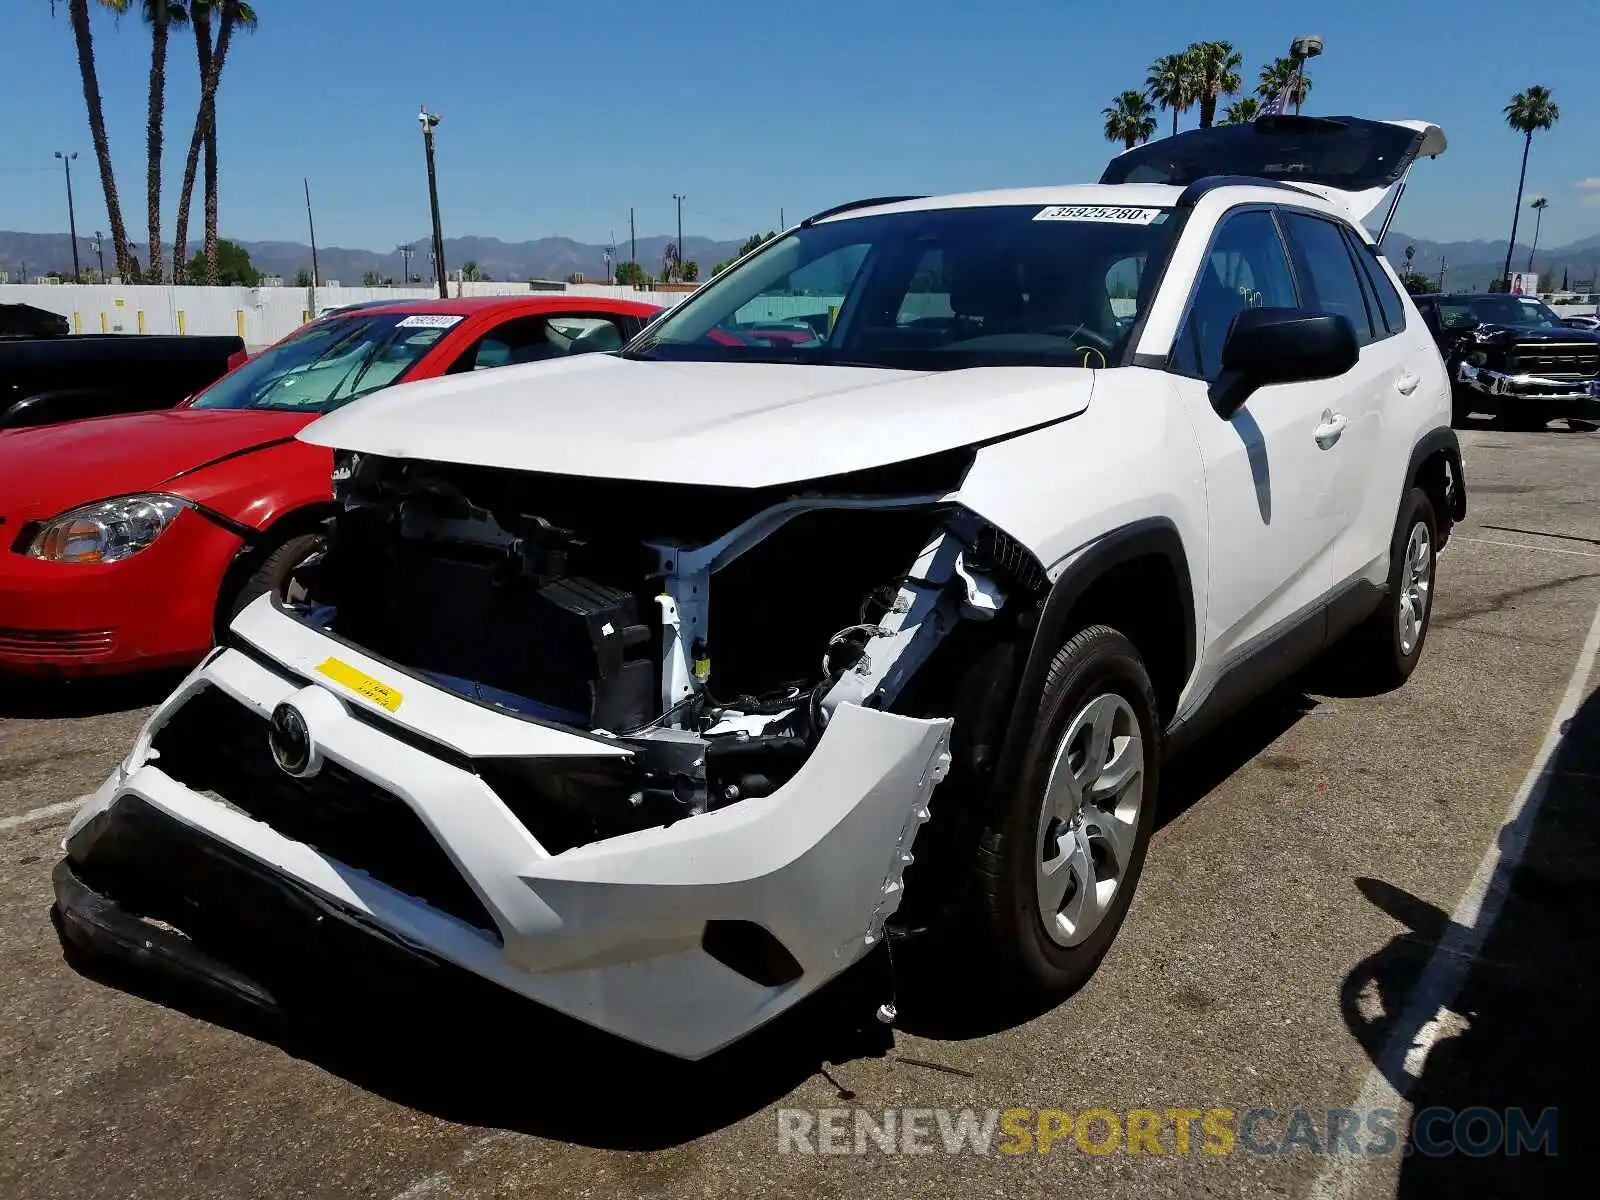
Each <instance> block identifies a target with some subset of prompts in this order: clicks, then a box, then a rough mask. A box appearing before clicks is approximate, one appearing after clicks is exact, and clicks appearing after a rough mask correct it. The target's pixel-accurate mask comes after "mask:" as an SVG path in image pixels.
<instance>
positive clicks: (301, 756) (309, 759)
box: [267, 701, 322, 779]
mask: <svg viewBox="0 0 1600 1200" xmlns="http://www.w3.org/2000/svg"><path fill="white" fill-rule="evenodd" d="M267 746H268V747H269V748H270V749H271V751H272V761H273V762H275V763H277V764H278V769H279V770H281V771H282V772H283V773H284V774H285V775H293V776H294V777H295V778H297V779H303V778H306V777H307V776H311V775H315V774H316V773H317V769H318V768H319V767H321V766H322V761H321V760H322V756H321V755H319V754H318V753H317V747H316V744H315V743H314V742H312V740H311V729H310V727H309V726H307V725H306V719H305V716H304V715H303V714H302V713H301V712H300V710H299V709H298V708H296V707H295V706H294V705H292V704H290V703H289V702H288V701H284V702H283V703H282V704H280V705H278V707H276V708H274V709H273V710H272V721H271V723H270V725H269V726H268V728H267Z"/></svg>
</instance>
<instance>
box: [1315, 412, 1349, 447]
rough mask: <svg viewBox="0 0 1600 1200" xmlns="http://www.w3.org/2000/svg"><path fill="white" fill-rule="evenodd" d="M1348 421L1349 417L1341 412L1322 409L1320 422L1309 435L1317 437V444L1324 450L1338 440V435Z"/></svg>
mask: <svg viewBox="0 0 1600 1200" xmlns="http://www.w3.org/2000/svg"><path fill="white" fill-rule="evenodd" d="M1349 423H1350V418H1349V417H1347V416H1345V415H1344V414H1343V413H1336V412H1332V411H1330V410H1328V409H1324V410H1323V413H1322V424H1320V425H1318V426H1317V427H1316V428H1315V429H1314V430H1312V431H1311V436H1312V437H1314V438H1316V439H1317V445H1319V446H1321V447H1322V448H1323V449H1324V450H1326V449H1327V448H1328V447H1329V446H1331V445H1333V444H1334V443H1335V442H1337V441H1338V440H1339V435H1340V434H1342V433H1343V432H1344V427H1345V426H1346V425H1348V424H1349Z"/></svg>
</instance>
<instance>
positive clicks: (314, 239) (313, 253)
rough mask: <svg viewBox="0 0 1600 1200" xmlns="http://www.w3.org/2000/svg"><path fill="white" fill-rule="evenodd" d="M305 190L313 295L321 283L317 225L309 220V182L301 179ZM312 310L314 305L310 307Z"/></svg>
mask: <svg viewBox="0 0 1600 1200" xmlns="http://www.w3.org/2000/svg"><path fill="white" fill-rule="evenodd" d="M301 182H302V183H303V184H305V188H306V225H307V227H308V228H309V229H310V230H311V287H312V289H313V292H312V294H313V295H315V294H316V293H315V288H316V287H317V285H318V284H319V283H321V282H322V277H321V276H320V275H318V274H317V223H316V222H315V221H313V220H312V219H311V180H310V179H307V178H303V177H302V179H301ZM311 307H312V308H313V309H315V308H316V305H315V304H313V305H312V306H311Z"/></svg>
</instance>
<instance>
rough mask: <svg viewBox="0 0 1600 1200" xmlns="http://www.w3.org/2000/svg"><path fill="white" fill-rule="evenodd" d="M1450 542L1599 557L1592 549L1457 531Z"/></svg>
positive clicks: (1572, 556) (1599, 554)
mask: <svg viewBox="0 0 1600 1200" xmlns="http://www.w3.org/2000/svg"><path fill="white" fill-rule="evenodd" d="M1450 540H1451V541H1452V542H1471V543H1473V544H1474V545H1477V546H1509V547H1511V549H1513V550H1537V551H1538V552H1539V553H1540V554H1565V555H1567V556H1569V557H1571V558H1600V552H1596V551H1594V550H1560V549H1557V548H1556V547H1555V546H1530V545H1528V543H1526V542H1502V541H1497V540H1496V539H1495V538H1477V537H1467V536H1466V534H1463V533H1458V534H1455V535H1454V536H1453V537H1451V539H1450Z"/></svg>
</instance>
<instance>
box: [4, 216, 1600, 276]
mask: <svg viewBox="0 0 1600 1200" xmlns="http://www.w3.org/2000/svg"><path fill="white" fill-rule="evenodd" d="M674 240H675V239H673V238H671V237H645V238H640V239H639V242H638V247H639V248H638V257H639V264H640V265H641V266H642V267H644V269H645V270H647V271H649V272H651V273H652V274H656V275H659V274H660V272H661V263H662V257H663V255H664V253H665V251H666V248H667V245H668V243H670V242H672V241H674ZM78 241H79V245H78V254H79V258H80V262H81V263H82V265H83V266H84V267H85V269H87V268H88V267H90V266H93V265H95V262H96V260H95V257H94V255H93V254H92V253H91V252H90V250H89V242H88V239H86V238H80V239H78ZM240 244H241V245H242V246H243V247H244V248H245V249H246V250H247V251H249V253H250V261H251V262H252V263H254V264H255V266H256V268H257V269H258V270H260V271H261V272H262V273H263V274H267V275H278V276H281V277H282V278H283V279H284V280H286V281H287V280H291V279H293V278H294V276H295V273H296V272H298V271H301V270H310V268H311V248H310V247H309V246H307V245H304V244H302V243H300V242H241V243H240ZM412 244H413V245H414V246H415V247H416V248H417V252H416V254H415V255H414V256H413V258H412V260H411V271H412V274H414V275H420V276H423V277H425V278H426V277H427V276H428V275H429V274H430V271H429V266H428V239H427V238H418V239H417V240H416V241H415V242H413V243H412ZM742 244H743V239H740V240H739V241H726V242H722V241H714V240H712V239H710V238H700V237H686V238H684V239H683V257H684V259H685V260H693V261H695V262H698V263H699V264H700V273H701V277H702V278H704V277H706V276H708V275H710V273H711V268H712V267H713V266H714V265H716V264H717V263H719V262H721V261H722V260H723V259H726V258H731V257H732V256H733V255H734V254H735V253H736V252H737V251H738V249H739V247H740V245H742ZM1407 246H1415V247H1416V248H1417V253H1416V256H1415V257H1414V258H1413V260H1412V269H1413V270H1415V271H1416V272H1417V273H1418V274H1421V275H1427V276H1429V277H1430V278H1433V279H1437V278H1438V276H1439V263H1440V258H1441V257H1443V259H1444V260H1445V262H1446V263H1447V264H1448V268H1447V272H1446V277H1445V285H1446V286H1447V287H1449V288H1451V289H1454V290H1457V291H1463V290H1477V289H1482V288H1485V287H1487V286H1488V284H1489V282H1490V280H1492V279H1495V278H1497V277H1498V276H1499V274H1500V270H1501V268H1502V266H1504V264H1505V256H1506V243H1505V240H1504V239H1503V238H1502V239H1500V240H1498V241H1482V240H1479V241H1470V242H1434V241H1429V240H1428V239H1427V238H1419V237H1412V236H1411V235H1410V234H1405V233H1398V232H1393V231H1391V232H1390V234H1389V236H1388V237H1387V238H1385V239H1384V247H1383V248H1384V252H1385V253H1386V254H1387V255H1388V256H1389V259H1390V261H1391V262H1393V263H1394V264H1395V265H1396V266H1397V267H1402V266H1403V264H1404V262H1405V249H1406V247H1407ZM605 251H606V247H605V246H602V245H590V244H587V243H584V242H577V241H573V240H572V239H571V238H561V237H547V238H539V239H537V240H535V241H531V242H505V241H501V240H500V239H499V238H489V237H460V238H446V239H445V244H444V255H445V265H446V266H447V267H449V268H450V269H451V270H454V269H456V268H458V267H460V266H461V265H462V264H463V263H466V262H476V263H477V264H478V269H479V270H480V271H482V272H484V273H486V274H487V275H488V276H489V277H490V278H492V279H500V280H523V279H530V278H536V279H565V278H567V277H568V276H569V275H572V274H574V273H581V274H583V275H584V276H585V277H586V278H588V279H590V280H602V279H604V278H605V277H606V265H605ZM617 255H618V258H619V260H620V261H624V262H625V261H627V258H628V244H627V242H625V241H624V242H621V243H619V244H618V246H617ZM23 263H26V264H27V267H28V273H29V275H30V276H31V275H43V274H49V273H51V272H56V273H61V274H65V273H67V272H69V271H70V270H71V269H72V261H71V252H70V251H69V249H68V246H67V235H66V234H64V233H55V234H50V233H8V232H3V231H0V269H5V270H9V271H10V272H11V277H12V278H13V279H16V278H19V276H20V268H21V266H22V264H23ZM1527 265H1528V246H1527V244H1526V243H1525V242H1521V241H1519V242H1518V243H1517V249H1516V251H1515V252H1514V253H1513V254H1512V256H1511V269H1512V270H1514V271H1521V270H1525V269H1526V268H1527ZM1534 265H1535V267H1536V268H1537V269H1538V270H1539V272H1540V274H1541V275H1544V276H1545V278H1546V281H1547V286H1554V287H1559V286H1560V284H1561V278H1562V274H1563V272H1565V273H1566V275H1567V278H1568V281H1569V285H1570V286H1573V287H1576V286H1578V283H1579V281H1580V280H1593V279H1595V278H1596V276H1597V275H1600V234H1594V235H1592V236H1590V237H1586V238H1583V239H1581V240H1579V241H1576V242H1572V243H1569V244H1568V245H1565V246H1550V247H1543V248H1541V249H1540V250H1539V252H1538V254H1537V255H1536V256H1535V262H1534ZM317 268H318V272H319V274H320V275H321V277H322V278H323V279H324V280H338V281H339V282H340V283H344V284H359V283H360V282H361V278H362V276H363V275H364V274H365V273H366V272H368V271H376V272H378V273H379V274H381V275H383V276H385V277H386V278H394V279H398V278H399V277H400V272H401V266H400V254H399V252H398V251H397V250H388V251H375V250H349V249H345V248H343V247H339V246H319V247H318V248H317ZM1589 286H1591V287H1592V286H1593V285H1592V284H1591V285H1589Z"/></svg>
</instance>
